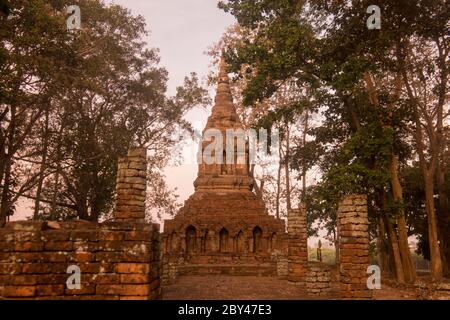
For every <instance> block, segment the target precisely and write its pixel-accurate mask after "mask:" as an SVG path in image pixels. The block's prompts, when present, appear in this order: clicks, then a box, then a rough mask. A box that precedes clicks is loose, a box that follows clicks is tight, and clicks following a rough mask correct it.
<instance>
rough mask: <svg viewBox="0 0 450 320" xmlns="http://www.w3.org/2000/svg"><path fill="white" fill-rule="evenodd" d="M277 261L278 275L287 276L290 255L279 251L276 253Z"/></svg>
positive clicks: (282, 277)
mask: <svg viewBox="0 0 450 320" xmlns="http://www.w3.org/2000/svg"><path fill="white" fill-rule="evenodd" d="M276 261H277V276H278V277H279V278H281V279H285V278H287V276H288V274H289V265H288V257H287V255H286V254H284V253H278V254H277V255H276Z"/></svg>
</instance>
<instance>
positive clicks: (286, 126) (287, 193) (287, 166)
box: [284, 121, 291, 211]
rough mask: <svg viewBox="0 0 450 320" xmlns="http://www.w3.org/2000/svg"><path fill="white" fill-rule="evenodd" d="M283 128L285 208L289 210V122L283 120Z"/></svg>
mask: <svg viewBox="0 0 450 320" xmlns="http://www.w3.org/2000/svg"><path fill="white" fill-rule="evenodd" d="M285 129H286V154H285V157H284V171H285V172H284V174H285V176H286V177H285V178H286V209H287V210H288V211H289V210H291V183H290V175H289V161H290V157H289V139H290V134H289V122H288V121H286V122H285Z"/></svg>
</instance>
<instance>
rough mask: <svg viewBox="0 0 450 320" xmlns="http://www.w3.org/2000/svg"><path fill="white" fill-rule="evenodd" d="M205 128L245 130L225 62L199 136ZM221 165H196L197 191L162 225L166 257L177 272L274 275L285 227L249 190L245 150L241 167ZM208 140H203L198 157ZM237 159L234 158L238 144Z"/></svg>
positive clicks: (224, 134) (284, 238)
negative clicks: (232, 93)
mask: <svg viewBox="0 0 450 320" xmlns="http://www.w3.org/2000/svg"><path fill="white" fill-rule="evenodd" d="M208 129H216V130H219V131H220V133H221V134H222V136H223V137H225V136H226V131H227V129H233V130H239V129H241V130H243V127H242V124H241V122H240V120H239V116H238V115H237V113H236V108H235V106H234V105H233V99H232V96H231V90H230V83H229V79H228V75H227V73H226V70H225V63H224V62H223V60H222V61H221V64H220V70H219V77H218V84H217V94H216V97H215V105H214V107H213V108H212V112H211V115H210V116H209V118H208V121H207V123H206V126H205V129H204V131H203V135H204V134H205V131H206V130H208ZM222 142H223V150H224V151H223V161H222V162H221V163H216V162H214V163H212V164H207V163H205V161H203V162H202V163H201V164H199V166H198V177H197V179H196V180H195V182H194V186H195V192H194V194H193V195H191V196H190V198H189V199H188V200H187V201H185V204H184V206H183V207H182V208H181V210H180V211H179V213H178V214H177V215H176V216H175V218H174V219H173V220H166V221H165V223H164V234H163V237H162V243H163V247H164V249H163V252H164V254H165V256H166V259H169V260H171V262H173V263H176V262H177V261H178V258H181V260H182V264H183V265H182V266H181V265H180V268H179V271H180V272H190V273H201V272H206V273H208V272H210V273H216V272H217V273H239V274H265V275H272V274H276V262H275V261H273V259H271V257H272V255H273V254H276V253H277V252H280V251H286V250H287V244H286V232H285V223H284V221H283V220H281V219H276V218H275V217H274V216H271V215H269V214H268V212H267V210H266V207H265V205H264V202H263V201H262V200H261V199H259V198H258V197H257V196H256V195H255V193H253V192H252V190H253V184H254V181H253V178H252V177H251V175H250V165H249V148H248V145H247V146H246V148H245V155H244V157H245V163H244V164H239V163H237V161H231V162H233V163H228V162H227V161H226V158H227V154H226V151H225V150H226V146H225V144H226V142H227V141H226V139H223V141H222ZM207 145H208V142H207V141H205V140H203V141H202V144H201V148H202V153H201V154H203V151H204V149H205V148H206V147H207ZM234 148H235V157H237V144H236V145H235V146H234Z"/></svg>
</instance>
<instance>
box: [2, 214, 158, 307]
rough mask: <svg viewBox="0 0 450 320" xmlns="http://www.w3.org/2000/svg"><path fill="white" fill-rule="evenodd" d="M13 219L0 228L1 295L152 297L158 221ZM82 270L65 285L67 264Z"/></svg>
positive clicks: (155, 293) (155, 290)
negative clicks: (72, 284) (77, 281)
mask: <svg viewBox="0 0 450 320" xmlns="http://www.w3.org/2000/svg"><path fill="white" fill-rule="evenodd" d="M50 225H51V226H53V227H55V226H56V227H57V228H58V229H52V228H49V225H48V224H47V223H45V222H24V221H21V222H12V223H8V224H7V225H6V227H5V228H2V229H0V297H1V298H32V299H156V298H158V296H159V295H160V285H159V268H160V267H159V240H158V238H159V232H158V226H157V225H150V224H136V223H130V222H108V223H104V224H100V225H97V224H94V223H88V222H66V223H58V224H55V223H52V224H50ZM71 265H76V266H78V267H79V268H80V271H81V287H80V289H68V286H67V285H66V281H67V279H68V278H69V276H70V275H71V274H68V273H67V269H68V267H69V266H71Z"/></svg>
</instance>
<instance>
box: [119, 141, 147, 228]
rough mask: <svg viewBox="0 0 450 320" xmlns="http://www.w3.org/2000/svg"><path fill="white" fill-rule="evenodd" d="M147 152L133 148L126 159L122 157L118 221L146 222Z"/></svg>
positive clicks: (120, 160)
mask: <svg viewBox="0 0 450 320" xmlns="http://www.w3.org/2000/svg"><path fill="white" fill-rule="evenodd" d="M146 174H147V150H146V149H144V148H133V149H130V150H129V151H128V154H127V156H126V157H120V158H119V163H118V170H117V184H116V193H117V198H116V209H115V211H114V218H115V220H116V221H120V220H132V221H136V222H144V218H145V194H146V193H145V190H146V186H147V181H146Z"/></svg>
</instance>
